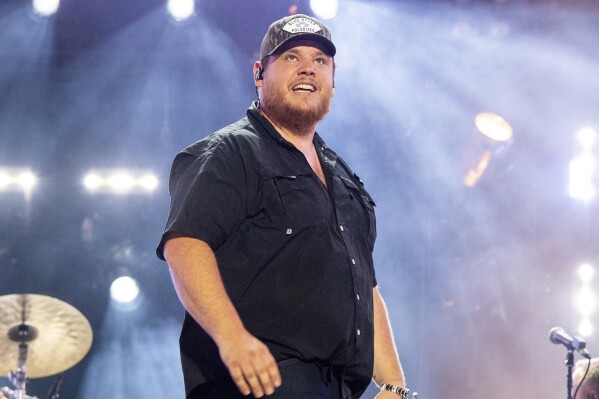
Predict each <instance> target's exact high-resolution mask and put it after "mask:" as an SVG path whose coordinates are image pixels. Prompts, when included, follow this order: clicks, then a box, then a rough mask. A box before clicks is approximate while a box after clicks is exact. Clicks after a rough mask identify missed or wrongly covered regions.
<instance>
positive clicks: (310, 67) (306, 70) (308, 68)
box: [299, 62, 315, 76]
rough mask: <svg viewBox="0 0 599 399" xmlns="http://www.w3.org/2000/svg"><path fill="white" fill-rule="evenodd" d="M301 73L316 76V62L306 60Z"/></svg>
mask: <svg viewBox="0 0 599 399" xmlns="http://www.w3.org/2000/svg"><path fill="white" fill-rule="evenodd" d="M299 74H300V75H306V76H314V75H315V69H314V64H312V62H304V63H303V64H302V65H301V67H300V70H299Z"/></svg>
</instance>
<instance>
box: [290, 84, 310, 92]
mask: <svg viewBox="0 0 599 399" xmlns="http://www.w3.org/2000/svg"><path fill="white" fill-rule="evenodd" d="M293 90H309V91H315V89H314V86H312V85H309V84H303V83H302V84H299V85H297V86H294V87H293Z"/></svg>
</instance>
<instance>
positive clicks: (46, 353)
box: [0, 294, 93, 399]
mask: <svg viewBox="0 0 599 399" xmlns="http://www.w3.org/2000/svg"><path fill="white" fill-rule="evenodd" d="M2 331H6V333H5V334H2ZM92 339H93V333H92V329H91V326H90V324H89V322H88V321H87V319H86V318H85V316H83V315H82V314H81V313H80V312H79V311H78V310H77V309H75V308H74V307H73V306H71V305H69V304H68V303H66V302H63V301H61V300H59V299H56V298H53V297H49V296H45V295H37V294H13V295H4V296H1V297H0V373H1V374H4V375H7V374H8V378H9V380H10V382H11V384H12V385H13V387H14V389H10V388H8V387H4V388H0V393H1V394H0V398H2V397H3V396H4V397H7V398H9V399H37V398H35V397H31V396H27V395H26V394H25V390H26V384H27V379H28V377H29V378H40V377H48V376H51V375H55V374H58V373H60V372H62V371H65V370H67V369H70V368H71V367H73V366H74V365H75V364H77V363H79V361H81V359H83V357H85V355H86V354H87V352H88V351H89V349H90V348H91V344H92ZM11 364H12V365H15V364H16V365H17V371H16V372H15V371H12V370H9V369H7V368H8V367H10V366H9V365H11ZM53 396H54V397H58V394H57V393H55V394H54V395H53Z"/></svg>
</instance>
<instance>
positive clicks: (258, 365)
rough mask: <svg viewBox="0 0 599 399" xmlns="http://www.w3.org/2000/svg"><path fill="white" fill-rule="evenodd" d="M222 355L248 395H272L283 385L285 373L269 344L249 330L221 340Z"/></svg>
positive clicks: (234, 377) (233, 375) (224, 361)
mask: <svg viewBox="0 0 599 399" xmlns="http://www.w3.org/2000/svg"><path fill="white" fill-rule="evenodd" d="M218 344H219V350H220V357H221V359H222V361H223V363H224V364H225V366H227V369H228V370H229V373H230V374H231V377H232V378H233V381H234V382H235V384H236V385H237V387H238V388H239V391H241V393H242V394H244V395H249V394H250V392H251V393H253V394H254V396H255V397H257V398H260V397H262V396H263V395H265V394H266V395H270V394H272V393H273V392H274V391H275V388H278V387H280V386H281V375H280V374H279V368H278V367H277V363H276V361H275V358H274V357H273V356H272V354H271V353H270V351H269V350H268V347H267V346H266V345H264V343H262V342H261V341H260V340H258V339H257V338H256V337H254V336H253V335H251V334H250V333H248V332H247V331H245V332H244V333H243V334H242V335H241V336H240V337H235V338H234V339H229V340H227V341H226V342H222V341H221V342H219V343H218Z"/></svg>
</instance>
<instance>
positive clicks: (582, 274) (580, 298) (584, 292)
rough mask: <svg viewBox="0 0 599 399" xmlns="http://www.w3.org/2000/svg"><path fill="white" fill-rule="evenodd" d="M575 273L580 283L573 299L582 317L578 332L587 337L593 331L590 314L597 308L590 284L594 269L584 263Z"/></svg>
mask: <svg viewBox="0 0 599 399" xmlns="http://www.w3.org/2000/svg"><path fill="white" fill-rule="evenodd" d="M577 274H578V277H579V278H580V281H581V285H582V287H581V288H580V291H579V292H578V294H577V296H576V299H575V304H576V308H577V309H578V313H579V314H580V316H581V319H582V320H581V322H580V324H579V326H578V332H579V333H580V335H583V336H587V337H588V336H590V335H591V334H592V333H593V325H592V323H591V315H592V314H593V313H594V312H595V310H596V308H597V296H596V294H595V292H594V291H593V287H594V285H593V284H591V280H592V279H593V277H594V274H595V270H594V269H593V266H591V265H590V264H588V263H584V264H582V265H580V267H579V268H578V271H577Z"/></svg>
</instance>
